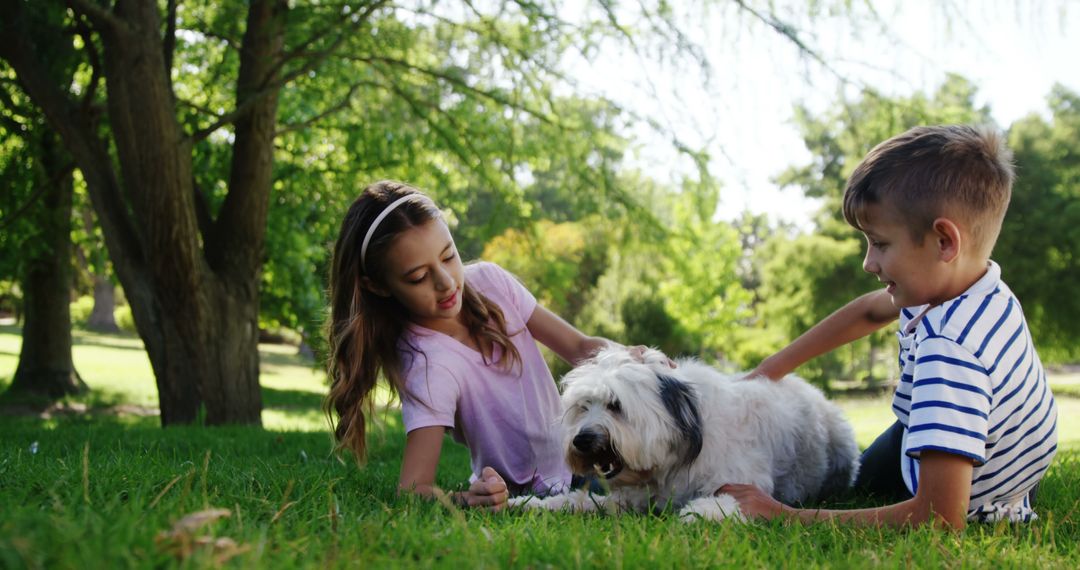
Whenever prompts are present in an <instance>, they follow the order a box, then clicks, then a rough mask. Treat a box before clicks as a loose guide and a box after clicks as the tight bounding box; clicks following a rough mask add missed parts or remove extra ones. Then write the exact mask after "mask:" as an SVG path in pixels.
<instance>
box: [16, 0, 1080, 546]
mask: <svg viewBox="0 0 1080 570" xmlns="http://www.w3.org/2000/svg"><path fill="white" fill-rule="evenodd" d="M65 6H70V8H67V7H65ZM1070 6H1071V5H1070V3H1069V2H1064V1H1062V2H994V1H987V2H946V3H932V2H916V3H904V4H899V3H889V2H872V3H852V2H781V3H766V2H748V1H732V2H719V1H718V2H710V3H705V4H703V5H698V4H668V3H655V4H652V3H642V4H640V5H639V4H633V5H630V4H623V3H612V2H597V3H589V2H572V3H561V2H560V3H551V4H546V3H538V4H537V3H528V2H489V3H472V2H461V3H455V2H434V3H429V2H415V3H410V2H355V3H354V2H293V3H290V4H288V5H286V4H285V3H283V2H260V1H254V0H253V1H251V2H209V1H201V2H196V1H192V2H184V1H179V2H177V1H162V2H158V3H156V5H155V3H154V2H150V3H146V2H125V1H118V2H95V1H91V0H80V1H72V2H69V3H67V4H65V3H64V2H35V3H23V2H18V1H16V0H5V1H4V2H2V3H0V7H2V8H3V13H4V21H3V26H4V29H3V37H2V39H0V180H3V186H4V192H3V195H2V197H0V251H2V252H3V256H2V257H0V312H2V314H3V319H4V321H3V323H4V324H2V325H0V392H2V395H0V406H2V407H0V428H2V431H3V436H2V441H3V449H2V450H0V485H3V488H4V499H3V506H4V512H5V513H10V516H5V518H4V520H3V521H0V531H2V532H0V536H2V538H0V559H2V560H4V561H5V562H8V563H11V565H13V566H29V567H35V566H53V565H61V566H76V565H82V564H84V563H86V562H88V561H93V560H100V561H106V562H110V563H112V565H131V566H148V565H157V564H162V563H177V564H181V565H182V564H193V565H196V566H203V565H211V566H212V565H217V564H239V565H256V566H257V565H271V564H273V565H281V564H284V565H296V566H309V565H326V564H341V565H348V562H349V560H350V559H352V560H354V561H368V562H372V563H379V564H385V565H401V564H420V565H449V566H452V565H455V564H458V563H460V562H462V561H466V560H469V561H473V562H477V561H478V562H479V564H480V565H493V566H504V565H522V566H527V565H543V564H555V565H560V566H562V565H573V566H592V565H596V566H610V565H614V564H626V565H645V564H654V563H657V562H659V563H660V564H661V565H676V564H679V563H680V561H681V562H687V563H691V564H716V563H731V562H730V561H735V563H751V564H754V565H772V564H769V561H770V560H771V561H773V562H775V563H776V564H777V565H789V564H793V565H797V563H795V562H793V561H792V560H791V559H789V558H787V555H785V554H783V552H786V550H783V552H782V551H781V549H779V548H778V547H777V546H776V545H777V544H780V545H784V546H783V548H784V549H806V550H808V551H809V552H810V553H811V554H810V555H809V558H808V559H807V560H806V562H807V563H811V564H812V563H814V561H816V562H817V563H819V564H835V565H852V564H854V563H856V562H857V561H861V560H866V559H870V560H873V561H876V562H878V563H880V564H883V565H896V564H901V563H905V562H906V563H911V562H922V563H926V564H936V565H953V564H957V565H981V564H991V563H1006V564H1021V563H1024V564H1025V565H1027V563H1030V562H1031V561H1032V560H1036V561H1039V562H1042V563H1044V564H1045V565H1050V566H1054V565H1062V566H1069V565H1075V561H1076V558H1077V553H1076V549H1075V547H1074V546H1072V544H1073V543H1075V541H1076V539H1077V534H1078V533H1077V527H1076V525H1075V523H1073V522H1072V518H1073V514H1074V512H1075V510H1076V507H1077V505H1078V504H1080V493H1078V492H1077V491H1076V490H1075V489H1076V488H1077V487H1076V485H1075V483H1073V482H1075V480H1076V478H1077V472H1076V460H1075V457H1076V455H1075V449H1076V448H1077V445H1078V442H1080V426H1078V425H1077V423H1078V422H1080V420H1077V418H1078V417H1080V414H1078V413H1077V412H1080V399H1078V398H1080V372H1078V368H1077V363H1078V362H1080V342H1078V341H1080V318H1077V317H1078V316H1080V299H1078V298H1077V297H1076V295H1075V294H1074V291H1075V286H1074V283H1076V282H1077V281H1078V279H1077V278H1078V277H1080V275H1078V273H1080V264H1078V263H1077V254H1078V252H1080V245H1078V244H1080V230H1078V228H1080V201H1078V200H1077V198H1078V197H1080V187H1078V181H1080V158H1078V157H1080V78H1078V74H1077V73H1076V72H1075V69H1074V67H1075V66H1074V65H1072V63H1073V62H1072V61H1071V59H1070V57H1074V56H1071V55H1070V54H1075V53H1077V52H1080V45H1078V40H1077V35H1076V34H1075V31H1076V29H1077V26H1076V18H1077V14H1076V13H1075V12H1076V10H1075V9H1073V10H1070ZM283 12H287V17H286V16H283ZM927 22H929V23H930V24H929V25H920V24H921V23H927ZM148 29H149V30H151V32H150V33H146V31H147V30H148ZM136 32H141V33H136ZM147 61H149V62H151V63H149V64H147V63H146V62H147ZM958 122H962V123H982V124H991V125H996V126H997V127H998V128H1001V129H1002V130H1004V131H1005V132H1006V134H1007V137H1008V141H1009V144H1010V146H1011V147H1012V148H1013V150H1014V152H1015V153H1016V164H1017V172H1018V179H1017V183H1016V185H1015V188H1014V195H1013V201H1012V204H1011V206H1010V213H1009V216H1008V218H1007V219H1006V223H1005V226H1004V228H1003V231H1002V236H1001V238H1000V240H999V243H998V247H997V249H996V250H995V253H994V258H995V260H997V261H998V262H999V263H1000V264H1001V265H1002V267H1003V276H1004V278H1005V280H1006V282H1008V283H1009V285H1010V286H1011V287H1012V289H1013V290H1014V291H1015V292H1016V294H1017V296H1018V297H1019V298H1020V300H1021V302H1022V303H1023V306H1024V310H1025V313H1026V315H1027V317H1028V321H1029V324H1030V325H1031V328H1032V333H1033V337H1034V339H1035V343H1036V346H1037V347H1038V349H1039V352H1040V355H1041V356H1042V359H1043V361H1044V363H1045V364H1047V366H1048V369H1049V371H1050V380H1051V385H1052V387H1053V389H1054V391H1055V394H1056V395H1057V397H1058V404H1059V432H1060V440H1061V449H1062V451H1061V453H1060V454H1059V459H1058V460H1057V463H1056V467H1055V471H1052V473H1051V476H1050V477H1049V478H1048V484H1047V485H1046V486H1047V487H1048V490H1047V491H1046V493H1045V496H1046V497H1047V498H1044V499H1042V501H1041V504H1040V506H1042V505H1046V510H1045V511H1044V510H1040V512H1042V513H1043V514H1044V516H1043V517H1042V519H1040V521H1039V522H1037V523H1036V524H1035V525H1032V527H1030V528H1019V529H1018V528H1010V527H988V528H977V529H969V530H968V531H966V532H965V535H963V536H962V539H957V540H954V539H952V538H950V537H946V538H944V539H942V538H940V537H937V536H936V535H933V534H922V533H918V532H916V533H909V534H903V533H892V532H891V531H873V532H871V533H868V534H867V531H859V530H853V529H842V530H839V529H830V528H819V527H813V528H812V529H811V530H808V531H800V530H798V529H792V528H789V527H785V526H783V525H772V526H769V527H768V529H767V530H766V531H763V534H756V533H755V532H747V531H744V530H741V529H735V530H733V529H728V528H726V527H725V528H724V529H723V530H717V529H713V530H712V531H710V530H709V529H708V528H684V527H682V526H680V524H679V523H678V522H677V521H671V520H668V519H667V518H663V517H661V518H659V519H650V518H649V517H628V518H627V519H626V520H610V519H603V518H599V519H598V518H592V517H586V518H584V519H581V520H576V519H575V520H571V519H567V518H559V517H558V516H557V515H551V516H547V518H544V517H539V518H536V517H532V516H523V517H503V518H499V517H489V516H488V515H485V514H482V513H460V512H457V511H455V510H453V509H444V508H443V507H442V506H441V505H438V504H434V505H433V504H423V503H416V502H414V501H410V500H408V499H403V498H400V497H397V496H396V495H395V493H394V486H395V482H396V476H397V467H398V465H399V464H400V456H401V444H402V440H403V437H402V434H401V428H400V420H399V416H398V415H397V413H396V410H395V408H394V406H393V405H392V403H390V402H388V401H385V400H384V403H386V404H389V405H387V406H385V407H383V408H381V411H380V413H379V414H377V415H378V418H377V419H378V421H377V424H376V426H375V427H374V430H375V442H374V445H373V450H372V456H371V458H370V460H369V462H368V463H367V465H366V466H365V467H363V468H362V469H360V468H357V467H356V466H355V465H354V464H353V463H352V462H351V461H350V460H349V458H348V457H345V458H344V460H343V461H338V460H337V459H336V458H334V457H332V456H331V455H330V453H329V452H330V448H331V442H330V441H329V436H328V429H327V425H326V420H325V417H324V415H323V414H322V412H321V410H320V404H321V399H322V396H323V394H325V391H326V382H325V374H324V373H323V371H322V366H321V362H322V359H323V358H324V350H325V347H324V346H323V342H322V339H323V334H322V326H323V323H324V318H325V314H326V312H325V307H326V299H325V288H326V275H327V269H328V263H329V244H330V243H331V242H332V241H333V239H334V237H335V233H336V231H337V229H338V224H339V223H340V219H341V216H342V214H343V213H344V211H345V209H346V208H347V207H348V205H349V203H350V202H351V200H352V199H353V198H355V196H356V194H357V193H358V192H359V190H360V189H361V188H362V187H363V186H364V185H365V184H367V183H369V182H371V181H374V180H378V179H382V178H394V179H401V180H406V181H408V182H410V183H412V184H415V185H416V186H418V187H420V188H422V189H424V190H425V191H427V192H428V193H429V194H431V195H432V196H433V197H434V198H435V199H436V201H437V202H438V203H439V204H440V205H441V206H442V207H444V208H445V211H446V216H447V219H448V220H449V221H450V223H451V226H452V228H453V230H454V233H455V237H456V239H457V242H458V246H459V248H460V250H461V252H462V255H463V257H464V258H465V259H486V260H489V261H494V262H497V263H499V264H501V265H503V266H504V267H506V268H507V269H509V270H510V271H512V272H514V273H515V274H516V275H517V276H519V277H520V278H521V279H522V281H523V282H524V283H525V284H526V285H527V286H528V287H529V288H530V290H532V291H533V292H534V293H535V294H536V295H537V297H538V299H539V300H540V301H541V302H542V303H543V304H545V305H546V306H547V307H548V308H550V309H552V310H553V311H554V312H556V313H557V314H559V315H561V316H563V317H564V318H565V319H567V320H568V321H570V322H572V323H573V324H575V325H576V326H577V327H578V328H580V329H582V330H584V331H586V332H588V333H591V334H597V335H603V336H607V337H610V338H613V339H617V340H620V341H623V342H628V343H636V344H648V345H653V346H657V347H659V348H661V349H662V350H664V351H666V352H668V353H669V354H672V355H694V356H697V357H700V358H702V359H704V360H706V361H709V362H711V363H714V364H716V365H717V366H720V367H722V368H725V369H728V370H740V369H746V368H750V367H752V366H754V365H755V364H756V363H757V362H758V361H759V360H760V358H762V357H763V356H765V355H767V354H770V353H771V352H772V351H774V350H776V349H777V348H779V347H781V346H783V344H784V343H786V342H787V341H789V340H790V339H792V338H794V336H796V335H797V334H799V333H800V332H802V331H803V330H805V329H806V328H807V327H808V326H810V325H811V324H813V323H814V322H816V321H817V320H819V319H820V318H822V317H823V316H825V315H827V314H829V313H830V312H831V311H833V310H835V309H836V308H837V307H839V306H840V305H841V304H843V303H844V302H845V301H846V300H849V299H850V298H853V297H854V296H856V295H858V294H860V293H863V292H866V291H869V290H871V289H873V288H875V287H876V285H877V282H876V280H875V279H874V278H873V277H872V276H869V275H867V274H865V273H864V272H863V271H862V269H861V258H862V251H863V244H862V240H861V238H860V237H859V236H858V234H857V233H856V232H854V231H853V230H852V229H851V228H849V227H848V226H847V225H846V224H845V223H844V222H843V219H842V218H841V217H840V215H839V199H840V196H841V194H842V190H843V183H844V179H845V178H846V176H847V174H848V173H850V171H851V169H853V168H854V166H855V164H856V163H857V161H858V160H859V158H860V157H861V156H863V155H864V154H865V153H866V152H867V151H868V150H869V149H870V148H871V147H872V146H873V145H874V144H876V143H877V142H880V141H881V140H884V139H886V138H888V137H890V136H892V135H894V134H897V133H899V132H902V131H903V130H905V129H906V128H908V127H910V126H914V125H918V124H937V123H958ZM255 331H258V334H255ZM894 346H895V340H894V339H893V336H892V334H891V333H889V332H887V331H883V332H881V333H879V334H876V335H874V336H872V337H870V338H869V339H866V340H863V341H859V342H856V343H853V344H852V345H851V346H850V347H847V348H845V349H843V350H838V351H836V352H835V353H833V354H830V355H827V356H825V357H821V358H819V359H816V360H815V361H813V362H811V363H808V364H807V365H806V366H804V367H803V368H802V369H800V370H799V373H800V374H802V375H803V376H804V377H806V378H808V379H810V380H811V381H813V382H815V383H817V384H818V385H819V386H821V387H822V388H823V389H825V390H826V391H827V392H829V394H830V395H831V396H832V397H833V398H835V399H836V400H837V401H838V402H839V403H840V404H841V405H842V406H843V407H844V409H845V411H846V412H847V413H848V415H849V417H850V418H851V419H852V421H853V423H854V424H855V426H856V430H857V434H858V438H859V442H860V444H861V445H863V446H865V445H867V444H868V443H869V442H870V441H871V440H872V438H873V437H874V436H875V435H876V434H877V433H878V431H880V429H882V428H883V427H885V426H887V425H888V424H889V423H890V422H891V417H890V414H889V404H888V402H889V399H888V398H889V393H890V391H891V388H892V386H893V382H895V376H896V371H895V348H894ZM549 360H550V363H551V366H552V369H553V372H554V373H555V374H556V376H558V375H559V374H561V373H563V372H565V371H566V369H567V368H566V365H565V364H563V363H561V362H558V361H557V360H556V359H554V358H549ZM162 425H166V426H170V429H166V430H162V429H161V427H160V426H162ZM211 426H218V427H211ZM245 426H248V427H245ZM442 465H443V466H442V467H441V468H440V483H441V484H442V485H444V486H445V487H446V488H448V489H451V488H456V487H457V486H459V485H460V484H461V483H462V482H463V481H464V480H465V479H466V478H467V475H468V462H467V453H466V452H465V451H464V450H463V449H462V448H460V446H455V445H453V444H450V443H449V440H448V446H447V450H446V451H445V456H444V458H443V461H442ZM211 507H218V508H224V509H228V510H229V516H228V518H223V520H220V521H218V522H210V523H207V525H206V526H205V527H201V528H200V529H198V531H196V530H191V531H190V532H187V531H184V532H180V533H179V534H177V535H165V534H162V533H164V532H167V531H168V530H170V529H174V528H176V527H174V526H173V525H174V524H176V523H177V521H178V520H181V519H182V517H183V516H184V515H186V514H189V513H191V512H197V511H204V512H205V511H206V509H209V508H211ZM214 518H215V517H214V516H210V517H209V519H214ZM759 530H760V529H759ZM185 532H187V533H186V534H185ZM612 533H614V534H612ZM710 533H711V534H710ZM207 536H209V537H211V538H214V539H215V540H218V539H225V540H226V541H232V544H231V545H230V544H229V543H228V542H223V543H220V544H218V543H213V544H209V545H201V546H200V545H199V544H198V540H197V539H198V538H199V537H207ZM115 537H119V538H115ZM652 543H660V544H661V546H660V547H658V548H653V549H652V550H650V549H649V548H644V547H642V546H641V545H642V544H652ZM51 545H59V546H51ZM705 545H710V546H709V547H708V548H706V549H702V548H701V547H702V546H705ZM928 545H930V546H932V548H927V546H928ZM762 548H765V549H767V550H768V552H767V553H760V552H758V551H759V550H761V549H762ZM987 548H992V549H993V554H992V555H991V556H990V557H989V558H985V557H982V556H984V551H985V550H986V549H987ZM478 549H479V551H480V552H483V554H480V553H478V552H477V550H478ZM699 550H700V551H699ZM759 556H761V558H760V559H759V558H758V557H759ZM727 557H733V558H731V559H728V558H727ZM755 560H756V562H752V561H755ZM725 561H727V562H725ZM740 561H741V562H740Z"/></svg>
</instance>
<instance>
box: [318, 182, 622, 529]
mask: <svg viewBox="0 0 1080 570" xmlns="http://www.w3.org/2000/svg"><path fill="white" fill-rule="evenodd" d="M330 299H331V323H330V328H329V342H330V348H331V358H330V362H329V368H330V377H331V379H332V380H331V382H332V385H331V388H330V393H329V395H328V396H327V401H326V409H327V413H328V415H329V414H330V412H331V409H332V410H333V411H335V412H336V413H337V417H338V421H337V426H336V427H335V430H334V435H335V437H336V440H337V443H338V448H339V449H340V448H347V449H349V450H350V451H352V452H353V453H354V454H355V456H356V457H357V459H358V460H362V459H363V458H364V455H365V451H366V443H365V421H366V417H365V409H366V410H373V405H372V390H373V389H374V387H375V383H376V379H377V378H378V377H379V376H380V375H382V376H383V377H385V378H386V379H387V380H388V383H389V385H390V388H391V390H392V391H393V392H394V393H395V394H400V395H401V402H402V419H403V421H404V423H405V430H406V433H407V434H408V435H407V439H406V443H405V457H404V460H403V462H402V466H401V477H400V480H399V483H398V487H399V489H400V490H404V491H412V492H415V493H418V494H420V495H424V496H430V495H431V494H432V493H433V484H434V481H435V471H436V468H437V466H438V463H439V454H440V451H441V449H442V442H443V435H444V433H445V432H446V430H450V431H451V433H452V434H453V436H454V438H455V439H456V440H457V441H459V442H461V443H463V444H465V445H466V446H467V447H468V448H469V453H470V455H471V457H472V468H473V476H472V478H471V481H472V483H471V485H470V487H469V489H468V490H467V491H463V492H459V493H454V494H452V498H453V499H454V500H455V501H456V502H457V503H458V504H460V505H468V506H484V507H489V508H494V509H499V508H502V507H503V506H504V505H505V503H506V500H507V498H508V496H509V495H510V494H515V495H516V494H519V493H525V492H530V493H536V494H541V495H543V494H552V493H558V492H561V491H563V490H565V489H567V487H568V486H569V484H570V479H571V475H570V472H569V469H568V467H567V466H566V463H565V461H564V460H563V452H562V450H561V445H560V444H561V442H560V441H557V437H556V435H555V432H554V430H553V429H552V428H553V427H554V425H555V423H556V422H557V416H558V414H559V400H558V393H557V391H556V389H555V381H554V379H553V378H552V376H551V372H550V371H548V368H547V365H546V363H545V362H544V360H543V357H542V356H541V355H540V351H539V349H538V348H537V346H536V343H535V342H534V340H538V341H540V342H542V343H544V345H546V346H547V347H548V348H550V349H551V350H552V351H554V352H555V353H556V354H558V355H559V356H560V357H562V358H564V359H565V360H567V361H568V362H571V363H577V362H578V361H581V360H583V359H586V358H588V357H589V356H591V355H593V354H595V353H596V352H597V351H598V350H599V349H601V348H602V347H604V346H606V345H607V344H608V342H609V341H607V340H604V339H601V338H597V337H589V336H585V335H584V334H582V333H581V332H580V331H578V330H577V329H575V328H574V327H573V326H571V325H570V324H568V323H567V322H565V321H563V320H562V319H560V318H559V317H558V316H556V315H555V314H553V313H551V312H550V311H548V310H547V309H545V308H544V307H541V306H539V305H538V304H537V303H536V299H535V298H534V297H533V296H532V295H531V294H530V293H529V292H528V291H527V290H526V289H525V288H524V287H523V286H522V285H521V284H520V283H519V282H518V281H517V280H516V279H515V278H514V277H513V276H511V275H510V274H509V273H507V272H506V271H505V270H503V269H502V268H500V267H499V266H497V265H495V264H492V263H476V264H470V265H469V266H463V265H462V262H461V259H460V257H459V256H458V253H457V249H456V248H455V246H454V239H453V237H451V235H450V230H449V228H448V227H447V225H446V223H445V221H444V220H443V218H442V215H441V213H440V211H439V209H438V208H437V207H436V205H435V204H434V203H433V202H432V201H431V200H430V199H429V198H428V197H427V196H425V195H424V194H422V193H421V192H420V191H419V190H416V189H415V188H411V187H409V186H407V185H405V184H401V183H398V182H388V181H383V182H377V183H375V184H372V185H371V186H368V187H367V188H365V189H364V192H363V194H361V195H360V197H359V198H357V199H356V201H355V202H354V203H353V204H352V206H351V207H350V208H349V211H348V213H347V214H346V215H345V220H344V221H343V223H342V225H341V233H340V234H339V236H338V239H337V243H336V244H335V246H334V258H333V265H332V269H331V276H330ZM331 421H333V418H332V416H331Z"/></svg>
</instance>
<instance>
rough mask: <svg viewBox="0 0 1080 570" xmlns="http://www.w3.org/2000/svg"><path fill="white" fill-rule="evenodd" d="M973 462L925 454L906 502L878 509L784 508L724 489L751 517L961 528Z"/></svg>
mask: <svg viewBox="0 0 1080 570" xmlns="http://www.w3.org/2000/svg"><path fill="white" fill-rule="evenodd" d="M973 469H974V468H973V466H972V463H971V459H968V458H967V457H963V456H961V455H956V454H952V453H946V452H943V451H930V450H926V451H923V452H922V454H921V457H920V463H919V488H918V490H917V491H916V493H915V496H914V497H912V498H911V499H908V500H907V501H904V502H902V503H896V504H895V505H888V506H884V507H877V508H873V509H852V510H829V509H795V508H792V507H789V506H787V505H783V504H781V503H780V502H778V501H777V500H776V499H773V498H772V497H770V496H769V495H767V494H765V492H764V491H762V490H761V489H759V488H757V487H756V486H754V485H724V486H723V487H721V488H720V492H721V493H727V494H729V495H731V496H733V497H735V499H736V500H737V501H738V502H739V510H740V511H742V513H743V514H744V515H746V516H748V517H751V518H765V519H771V518H775V517H789V518H794V519H797V520H799V521H802V522H814V521H823V520H830V519H831V520H836V521H838V522H847V523H853V524H856V525H863V526H894V527H901V526H907V525H912V526H918V525H922V524H926V523H928V522H932V523H934V524H938V525H943V526H945V527H949V528H953V529H956V530H961V529H963V528H964V526H965V525H966V524H967V511H968V504H969V503H970V501H971V473H972V470H973Z"/></svg>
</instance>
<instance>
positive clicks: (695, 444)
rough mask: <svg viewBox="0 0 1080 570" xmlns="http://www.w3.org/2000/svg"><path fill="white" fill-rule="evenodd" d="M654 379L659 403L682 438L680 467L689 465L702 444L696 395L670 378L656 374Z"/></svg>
mask: <svg viewBox="0 0 1080 570" xmlns="http://www.w3.org/2000/svg"><path fill="white" fill-rule="evenodd" d="M656 379H657V381H658V382H659V383H660V401H662V402H663V403H664V407H665V408H667V411H668V413H669V414H671V417H672V418H673V419H674V420H675V425H676V427H678V428H679V432H680V433H681V434H682V436H683V439H682V442H681V443H682V444H683V445H682V447H683V450H682V458H681V459H680V467H681V466H683V465H689V464H691V463H693V462H694V460H695V459H697V456H698V455H699V454H700V453H701V446H702V443H703V436H702V433H701V414H700V413H699V412H698V401H697V395H696V394H694V391H693V390H692V389H691V388H690V386H687V385H686V383H684V382H682V381H680V380H677V379H675V378H672V377H671V376H667V375H665V374H657V375H656Z"/></svg>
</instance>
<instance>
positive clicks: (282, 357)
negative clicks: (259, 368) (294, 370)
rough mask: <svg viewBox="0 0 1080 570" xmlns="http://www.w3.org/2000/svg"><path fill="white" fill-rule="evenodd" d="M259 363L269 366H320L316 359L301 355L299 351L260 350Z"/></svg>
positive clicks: (314, 367)
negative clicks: (317, 364)
mask: <svg viewBox="0 0 1080 570" xmlns="http://www.w3.org/2000/svg"><path fill="white" fill-rule="evenodd" d="M259 364H260V365H263V364H265V365H267V366H300V367H303V368H310V369H312V370H314V369H316V368H318V367H317V366H316V364H315V361H314V360H312V359H310V358H307V357H305V356H301V355H300V354H299V353H298V352H293V353H282V352H269V351H265V350H260V351H259Z"/></svg>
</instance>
